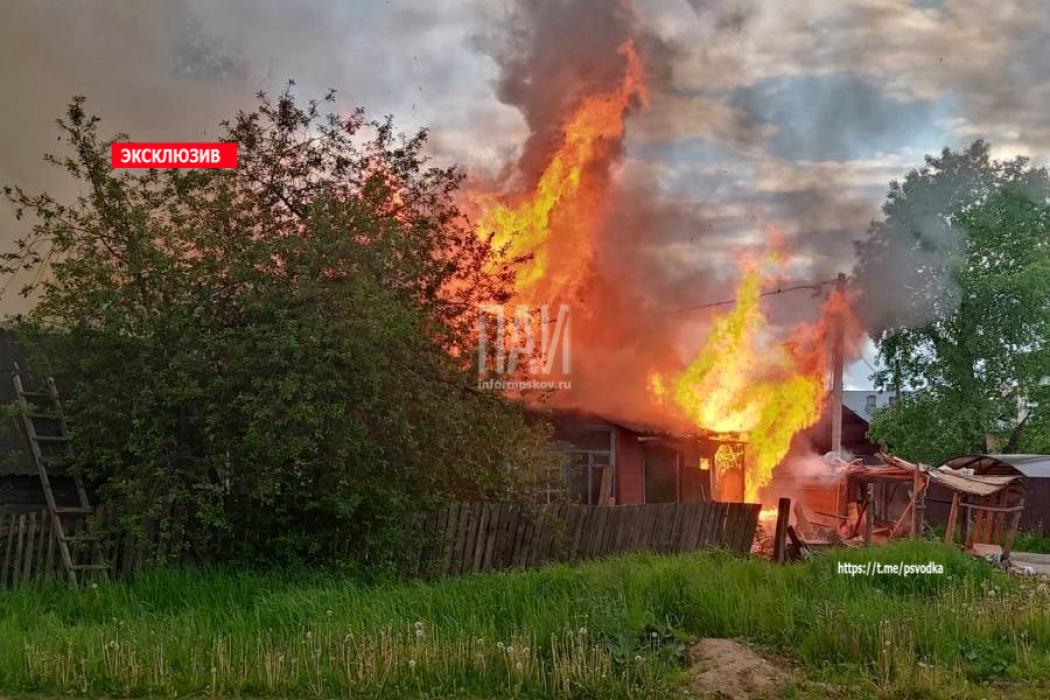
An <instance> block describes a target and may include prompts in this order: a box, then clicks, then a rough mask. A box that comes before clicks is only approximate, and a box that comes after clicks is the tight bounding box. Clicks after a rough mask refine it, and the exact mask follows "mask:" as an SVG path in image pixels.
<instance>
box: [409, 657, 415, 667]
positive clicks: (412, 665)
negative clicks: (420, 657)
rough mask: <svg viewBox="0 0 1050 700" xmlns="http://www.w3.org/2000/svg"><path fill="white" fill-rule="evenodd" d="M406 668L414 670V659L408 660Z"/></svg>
mask: <svg viewBox="0 0 1050 700" xmlns="http://www.w3.org/2000/svg"><path fill="white" fill-rule="evenodd" d="M408 667H409V668H415V667H416V660H415V659H409V660H408Z"/></svg>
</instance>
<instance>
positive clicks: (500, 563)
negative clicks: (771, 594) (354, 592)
mask: <svg viewBox="0 0 1050 700" xmlns="http://www.w3.org/2000/svg"><path fill="white" fill-rule="evenodd" d="M759 509H760V506H759V505H758V504H755V503H719V502H714V501H698V502H693V503H660V504H650V505H630V506H584V505H566V504H558V505H550V506H540V507H536V508H529V507H526V506H522V505H519V504H513V503H484V502H460V503H451V504H449V506H448V507H447V508H443V509H441V510H440V511H439V512H437V513H435V514H434V515H433V516H432V517H431V518H430V520H429V521H428V523H427V528H426V531H427V532H428V533H429V536H430V537H431V538H432V541H430V542H428V543H426V546H424V547H423V549H422V556H421V559H422V561H421V570H422V571H424V572H428V573H430V574H466V573H472V572H476V571H487V570H494V569H508V568H520V567H529V566H538V565H540V564H545V563H548V562H554V561H576V560H580V559H593V558H596V557H602V556H608V555H610V554H618V553H621V552H634V551H639V550H649V551H654V552H664V553H672V552H689V551H693V550H696V549H710V548H716V547H717V548H723V549H727V550H729V551H731V552H736V553H738V554H746V553H747V552H749V551H750V550H751V542H752V540H753V539H754V535H755V528H756V527H757V525H758V511H759Z"/></svg>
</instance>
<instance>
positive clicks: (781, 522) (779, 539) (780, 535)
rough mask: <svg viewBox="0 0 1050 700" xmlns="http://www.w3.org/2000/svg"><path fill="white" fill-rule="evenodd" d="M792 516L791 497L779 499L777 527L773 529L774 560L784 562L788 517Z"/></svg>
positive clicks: (779, 562) (778, 562)
mask: <svg viewBox="0 0 1050 700" xmlns="http://www.w3.org/2000/svg"><path fill="white" fill-rule="evenodd" d="M790 517H791V499H790V498H781V499H780V500H778V501H777V527H776V529H775V530H774V531H773V561H774V562H776V563H777V564H783V563H784V554H785V548H786V538H787V528H788V518H790Z"/></svg>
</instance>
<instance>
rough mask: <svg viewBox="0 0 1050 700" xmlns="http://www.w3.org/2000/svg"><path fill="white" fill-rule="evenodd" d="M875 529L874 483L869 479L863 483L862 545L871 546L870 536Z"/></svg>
mask: <svg viewBox="0 0 1050 700" xmlns="http://www.w3.org/2000/svg"><path fill="white" fill-rule="evenodd" d="M874 531H875V484H873V483H871V482H870V481H869V482H868V483H867V484H865V485H864V546H865V547H870V546H871V536H872V534H873V533H874Z"/></svg>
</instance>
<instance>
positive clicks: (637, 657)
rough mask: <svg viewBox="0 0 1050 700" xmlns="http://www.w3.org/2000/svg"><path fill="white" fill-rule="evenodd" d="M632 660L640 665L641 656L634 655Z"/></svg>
mask: <svg viewBox="0 0 1050 700" xmlns="http://www.w3.org/2000/svg"><path fill="white" fill-rule="evenodd" d="M634 660H635V661H637V662H638V663H642V656H641V654H638V655H636V656H635V657H634Z"/></svg>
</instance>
